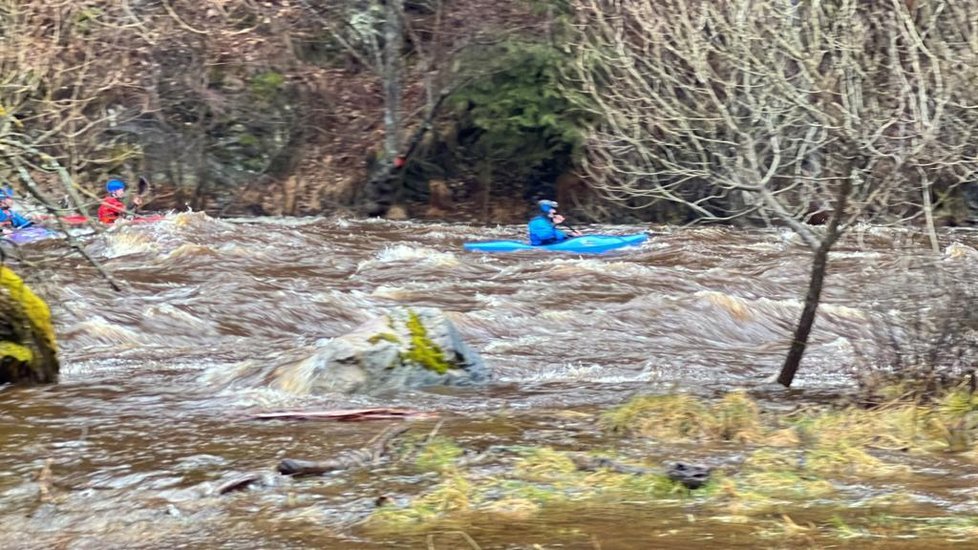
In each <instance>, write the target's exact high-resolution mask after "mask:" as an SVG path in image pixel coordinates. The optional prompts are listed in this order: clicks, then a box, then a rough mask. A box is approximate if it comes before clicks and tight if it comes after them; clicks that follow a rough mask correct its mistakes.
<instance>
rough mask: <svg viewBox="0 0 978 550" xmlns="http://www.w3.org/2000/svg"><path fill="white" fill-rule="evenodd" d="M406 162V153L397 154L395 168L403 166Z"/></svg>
mask: <svg viewBox="0 0 978 550" xmlns="http://www.w3.org/2000/svg"><path fill="white" fill-rule="evenodd" d="M406 162H407V160H405V159H404V155H397V156H396V157H394V168H401V167H403V166H404V164H405V163H406Z"/></svg>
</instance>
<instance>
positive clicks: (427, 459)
mask: <svg viewBox="0 0 978 550" xmlns="http://www.w3.org/2000/svg"><path fill="white" fill-rule="evenodd" d="M462 452H463V451H462V448H461V447H459V446H458V445H456V444H455V443H454V442H453V441H451V440H450V439H447V438H444V437H436V438H435V439H434V440H433V441H432V442H430V443H428V444H427V445H425V447H424V449H422V450H421V452H420V453H418V458H417V460H415V465H416V466H417V467H418V469H420V470H425V471H436V472H441V471H445V470H448V469H449V468H451V467H452V466H454V464H455V461H456V460H457V459H458V458H459V457H460V456H462Z"/></svg>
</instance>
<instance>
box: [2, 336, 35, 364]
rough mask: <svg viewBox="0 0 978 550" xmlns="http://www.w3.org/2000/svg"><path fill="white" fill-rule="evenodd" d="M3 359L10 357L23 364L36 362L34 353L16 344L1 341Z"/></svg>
mask: <svg viewBox="0 0 978 550" xmlns="http://www.w3.org/2000/svg"><path fill="white" fill-rule="evenodd" d="M3 357H10V358H13V359H15V360H17V361H20V362H21V363H30V362H31V361H33V360H34V352H33V351H31V350H30V348H28V347H26V346H22V345H20V344H16V343H14V342H6V341H0V358H3Z"/></svg>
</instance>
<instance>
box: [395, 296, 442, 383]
mask: <svg viewBox="0 0 978 550" xmlns="http://www.w3.org/2000/svg"><path fill="white" fill-rule="evenodd" d="M406 326H407V329H408V332H409V333H410V334H411V347H410V349H409V350H408V351H407V352H406V353H404V354H403V357H402V359H403V360H405V361H409V362H411V363H414V364H416V365H420V366H421V367H424V368H426V369H428V370H432V371H435V372H437V373H438V374H445V373H446V372H448V369H450V368H452V365H451V364H450V363H449V362H448V361H446V360H445V353H444V352H443V351H442V350H441V348H440V347H438V344H435V343H434V342H432V341H431V338H428V331H427V330H425V328H424V324H423V323H422V322H421V317H419V316H418V314H417V313H415V312H413V311H409V312H408V320H407V323H406Z"/></svg>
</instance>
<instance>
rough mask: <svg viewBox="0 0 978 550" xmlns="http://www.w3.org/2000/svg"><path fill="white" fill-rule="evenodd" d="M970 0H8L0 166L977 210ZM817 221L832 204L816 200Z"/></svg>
mask: <svg viewBox="0 0 978 550" xmlns="http://www.w3.org/2000/svg"><path fill="white" fill-rule="evenodd" d="M975 4H976V3H975V2H973V1H970V0H969V1H963V2H957V3H954V4H948V3H946V2H938V1H933V2H927V1H920V2H914V1H913V0H906V1H899V2H896V1H876V0H874V1H870V2H854V1H851V0H832V1H827V2H815V3H812V2H803V1H798V0H785V1H784V2H764V3H757V5H751V3H749V2H730V3H725V2H678V1H672V0H663V1H662V2H634V3H622V2H613V1H603V0H531V1H515V0H386V1H382V0H210V1H199V0H78V1H72V2H65V1H63V0H0V39H2V43H3V47H2V48H0V75H2V81H0V147H2V151H3V154H4V164H3V165H0V177H2V178H4V179H6V180H8V181H9V182H11V183H12V184H13V185H14V186H15V187H16V186H18V185H19V183H20V181H21V180H22V179H23V178H24V175H23V174H24V173H26V174H28V175H29V176H30V177H32V178H33V179H34V180H36V181H37V182H39V183H40V185H41V187H43V188H44V189H46V190H47V191H49V192H51V193H54V194H55V196H58V195H59V194H63V193H64V192H65V191H64V190H62V187H64V186H65V185H70V186H74V187H75V189H74V190H76V191H80V192H82V193H83V194H88V195H89V197H91V198H93V199H94V196H95V195H97V194H99V193H100V191H101V184H102V182H104V180H105V179H106V178H107V177H110V176H122V177H125V178H127V179H128V180H129V181H134V180H135V178H136V177H138V176H139V175H145V176H146V177H147V178H148V179H149V180H150V181H151V182H153V191H152V195H153V197H152V204H151V205H150V206H151V207H153V208H159V209H163V208H178V209H182V208H185V207H188V206H189V207H190V208H193V209H195V210H205V211H207V212H208V213H211V214H212V215H241V214H252V215H263V214H271V215H310V214H320V213H324V212H333V211H346V212H353V213H357V214H363V215H384V216H388V217H392V218H398V217H420V218H429V219H456V220H457V219H467V220H475V221H482V222H515V221H520V220H523V219H525V216H526V213H527V212H528V207H529V205H530V204H531V202H532V201H533V200H535V199H538V198H543V197H549V198H556V199H557V200H559V201H560V202H561V203H563V204H564V205H565V206H566V207H567V210H568V211H570V212H572V213H573V214H574V215H575V216H576V218H577V219H582V220H591V221H615V222H639V221H651V222H672V223H686V222H691V221H695V220H713V221H725V222H726V221H736V222H744V223H751V224H757V223H767V222H771V221H772V219H773V220H781V221H782V222H791V221H801V222H811V221H813V220H815V221H817V219H818V215H819V214H825V213H827V212H828V211H829V208H830V207H831V205H832V204H834V203H835V202H837V201H836V198H837V197H838V196H839V195H838V193H839V189H838V187H839V186H840V185H842V181H843V180H846V181H847V183H846V185H848V186H850V188H851V189H854V191H852V192H851V193H850V191H849V190H848V188H847V190H846V191H845V192H846V193H848V194H850V195H851V196H850V200H849V202H848V206H847V208H849V209H850V210H851V211H852V217H854V218H855V217H869V218H872V219H873V220H874V221H882V222H884V223H920V224H923V223H926V224H928V225H929V226H931V227H934V226H936V225H942V224H955V225H960V224H969V223H972V222H973V221H974V220H975V212H976V210H978V189H976V188H975V184H974V175H975V173H976V167H978V161H976V155H978V153H976V148H978V145H976V143H978V140H976V139H975V137H974V136H973V133H972V132H973V130H972V128H974V127H975V123H976V122H978V115H976V108H978V85H976V84H978V62H976V60H978V39H976V36H978V32H976V26H978V23H976V22H975V20H974V17H973V13H976V12H978V9H976V8H978V6H976V5H975ZM823 217H824V216H823Z"/></svg>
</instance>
